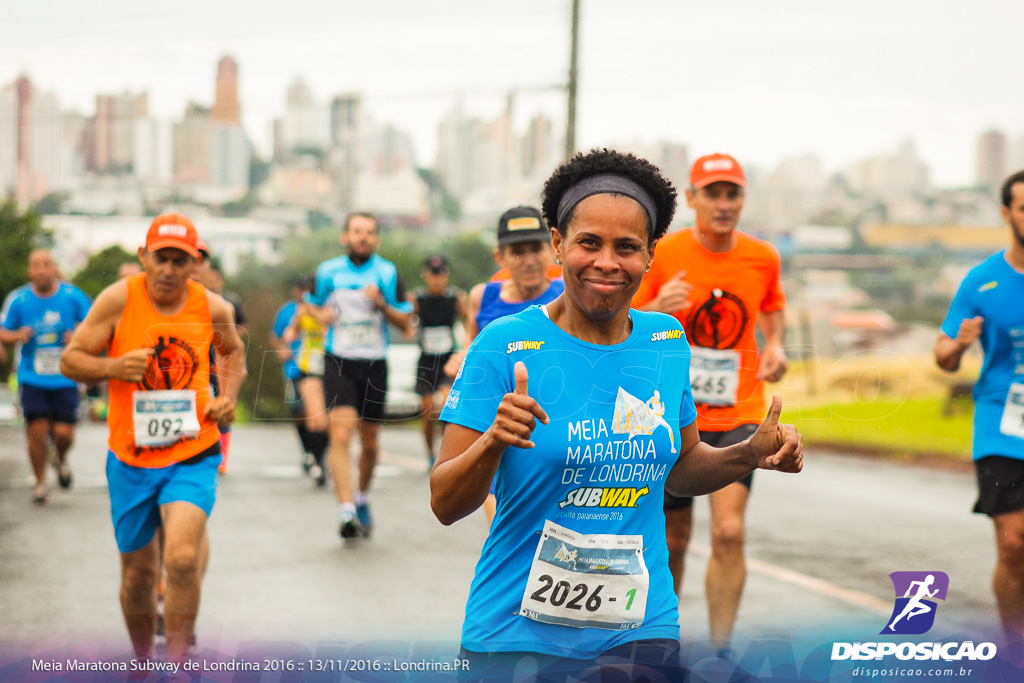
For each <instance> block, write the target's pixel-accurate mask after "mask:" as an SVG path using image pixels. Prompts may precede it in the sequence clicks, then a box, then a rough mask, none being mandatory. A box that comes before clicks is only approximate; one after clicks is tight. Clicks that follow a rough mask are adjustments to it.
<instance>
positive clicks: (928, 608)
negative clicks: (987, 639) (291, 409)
mask: <svg viewBox="0 0 1024 683" xmlns="http://www.w3.org/2000/svg"><path fill="white" fill-rule="evenodd" d="M889 578H890V579H892V585H893V588H894V589H895V590H896V604H895V606H893V608H892V615H890V617H889V621H888V622H886V626H885V628H883V629H882V630H881V631H879V633H882V634H890V633H899V634H901V635H920V634H922V633H927V632H928V630H929V629H931V627H932V624H934V623H935V612H936V610H937V608H938V604H937V603H936V602H935V601H936V600H945V599H946V591H947V590H949V577H948V576H947V575H946V574H945V573H944V572H893V573H892V574H889Z"/></svg>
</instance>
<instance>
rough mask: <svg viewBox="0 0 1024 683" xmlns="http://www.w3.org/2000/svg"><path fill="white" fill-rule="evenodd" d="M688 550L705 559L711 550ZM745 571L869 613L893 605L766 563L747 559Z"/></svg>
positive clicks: (699, 547)
mask: <svg viewBox="0 0 1024 683" xmlns="http://www.w3.org/2000/svg"><path fill="white" fill-rule="evenodd" d="M690 549H691V550H693V551H694V552H696V553H697V554H698V555H701V556H702V557H705V558H707V557H710V556H711V549H710V548H709V547H707V546H703V545H698V544H695V543H691V544H690ZM747 569H748V570H749V571H752V572H756V573H758V574H760V575H762V576H767V577H768V578H771V579H775V580H776V581H781V582H783V583H788V584H789V585H791V586H797V587H798V588H803V589H805V590H809V591H811V592H814V593H818V594H819V595H824V596H826V597H829V598H834V599H836V600H841V601H842V602H845V603H846V604H848V605H853V606H854V607H859V608H861V609H864V610H867V611H869V612H875V613H877V614H884V615H885V616H888V615H889V614H890V613H892V607H893V603H892V602H891V601H886V600H880V599H879V598H876V597H875V596H873V595H869V594H867V593H862V592H861V591H856V590H852V589H850V588H843V587H842V586H837V585H836V584H834V583H831V582H829V581H825V580H823V579H817V578H815V577H813V576H807V575H806V574H801V573H800V572H795V571H793V570H792V569H786V568H784V567H778V566H776V565H774V564H769V563H768V562H762V561H761V560H752V559H750V558H747Z"/></svg>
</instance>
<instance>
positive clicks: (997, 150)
mask: <svg viewBox="0 0 1024 683" xmlns="http://www.w3.org/2000/svg"><path fill="white" fill-rule="evenodd" d="M1009 167H1010V139H1009V138H1008V137H1007V136H1006V134H1005V133H1003V132H1002V131H1000V130H996V129H994V128H993V129H990V130H987V131H985V132H984V133H982V134H981V135H980V136H979V137H978V174H977V181H978V185H982V186H984V187H999V185H1000V184H1001V183H1002V182H1003V180H1004V179H1005V178H1006V176H1007V174H1008V173H1009Z"/></svg>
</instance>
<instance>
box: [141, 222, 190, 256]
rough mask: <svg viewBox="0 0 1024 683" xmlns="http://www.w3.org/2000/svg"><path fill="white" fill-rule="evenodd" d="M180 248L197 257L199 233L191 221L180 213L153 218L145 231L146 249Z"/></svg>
mask: <svg viewBox="0 0 1024 683" xmlns="http://www.w3.org/2000/svg"><path fill="white" fill-rule="evenodd" d="M167 248H173V249H181V250H182V251H183V252H185V253H186V254H188V255H189V256H191V257H192V258H199V233H198V232H196V226H194V225H192V221H190V220H189V219H187V218H185V217H184V216H182V215H181V214H180V213H165V214H161V215H159V216H157V217H156V218H154V219H153V222H152V223H150V224H149V232H147V233H146V250H147V251H156V250H157V249H167Z"/></svg>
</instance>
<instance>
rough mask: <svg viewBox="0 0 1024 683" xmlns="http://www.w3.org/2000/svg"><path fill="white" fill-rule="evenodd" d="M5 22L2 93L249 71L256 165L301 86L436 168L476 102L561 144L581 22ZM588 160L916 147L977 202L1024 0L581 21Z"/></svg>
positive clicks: (697, 7)
mask: <svg viewBox="0 0 1024 683" xmlns="http://www.w3.org/2000/svg"><path fill="white" fill-rule="evenodd" d="M4 4H5V7H4V9H3V10H0V84H6V83H9V82H10V81H12V80H13V79H14V78H15V77H16V76H17V75H18V74H20V73H26V74H28V75H29V77H30V78H31V79H32V80H33V82H34V83H35V84H36V85H37V86H38V87H40V88H41V89H43V90H53V91H55V92H56V93H57V96H58V98H59V100H60V102H61V104H62V106H64V107H65V108H69V109H75V110H78V111H79V112H81V113H84V114H90V115H91V114H92V113H93V112H94V110H95V96H96V94H97V93H99V92H103V93H113V92H120V91H122V90H124V89H126V88H128V89H131V90H147V91H148V92H149V94H150V106H151V109H152V113H154V114H155V115H157V116H159V117H163V118H166V119H172V118H177V117H180V115H181V113H182V111H183V110H184V105H185V102H186V101H187V100H188V99H194V100H197V101H200V102H204V103H207V104H209V103H212V100H213V81H214V75H215V71H216V62H217V60H218V59H219V58H220V57H221V56H222V55H224V54H231V55H232V56H234V57H235V58H236V59H237V60H238V62H239V69H240V93H241V98H242V106H243V119H244V123H245V125H246V128H247V129H248V131H249V134H250V135H251V136H252V137H253V139H254V140H255V142H256V143H257V145H258V146H259V147H260V148H261V149H263V150H266V149H267V147H268V145H269V122H270V120H271V119H272V118H274V117H275V116H279V115H280V113H281V112H282V111H283V109H284V99H285V89H286V87H287V85H288V83H289V82H290V81H292V80H293V79H294V78H295V77H296V76H302V77H303V78H305V79H306V81H307V82H308V83H309V84H310V85H311V87H312V89H313V92H314V95H315V96H316V97H317V98H318V99H319V100H322V101H326V100H328V99H329V98H330V97H332V96H333V95H334V94H336V93H340V92H351V91H356V92H362V93H363V94H364V95H365V96H366V98H367V107H368V110H369V113H370V114H371V115H372V117H373V119H374V120H376V121H379V122H384V121H390V122H393V123H395V124H396V125H398V126H400V127H402V128H404V129H407V130H408V131H409V132H411V133H412V134H413V135H414V139H415V141H416V148H417V153H418V156H419V159H418V161H419V162H420V163H421V164H423V165H432V164H433V161H434V152H435V146H436V131H437V122H438V120H439V119H440V118H441V116H443V115H444V114H445V113H446V112H447V111H450V110H451V108H452V107H453V106H454V104H455V102H456V98H457V97H458V94H457V93H462V95H461V98H462V102H463V104H464V107H465V109H466V110H467V111H468V112H470V113H476V114H480V115H482V116H491V115H494V114H495V113H496V112H498V111H499V110H500V109H501V108H502V107H503V106H504V100H505V95H504V93H505V92H507V91H508V90H509V89H512V88H519V89H520V95H519V97H518V99H517V114H518V116H519V118H520V120H525V119H526V118H527V117H528V116H530V115H532V114H533V113H535V112H536V111H537V110H541V109H542V110H544V111H548V112H549V113H550V114H551V116H552V118H554V119H555V120H556V121H557V123H558V125H559V126H562V125H564V120H565V96H564V94H563V93H559V92H556V91H552V90H543V88H544V87H546V86H552V85H558V84H563V83H564V82H565V80H566V77H567V73H568V63H569V24H570V6H571V3H570V1H569V0H515V1H514V2H495V1H493V0H489V1H480V0H439V1H430V0H362V1H361V2H352V1H349V0H289V1H288V2H280V3H272V4H273V6H272V7H258V6H257V5H258V3H254V2H252V1H251V0H246V1H245V2H242V1H240V0H205V1H197V0H175V2H168V3H159V5H157V4H155V3H143V2H138V1H137V0H132V1H129V0H93V1H92V2H81V0H33V1H32V2H6V3H4ZM581 5H582V10H581V15H582V22H581V27H580V66H579V70H580V82H579V104H578V112H579V114H578V132H577V143H578V146H579V147H589V146H594V145H610V144H614V143H616V142H619V143H621V142H630V141H634V140H636V141H647V142H654V141H657V140H669V141H675V142H681V143H685V144H687V145H689V147H690V151H691V154H692V155H697V154H703V153H707V152H712V151H725V152H729V153H732V154H733V155H735V156H736V157H738V158H739V159H740V161H741V162H745V163H748V164H755V165H759V166H761V167H762V168H768V169H770V168H772V167H773V166H774V165H775V164H776V163H778V162H779V161H781V160H782V159H785V158H787V157H792V156H797V155H801V154H804V153H814V154H817V155H818V156H819V157H820V158H821V159H822V161H823V162H824V163H825V167H826V169H827V170H830V171H831V170H837V169H839V168H841V167H843V166H844V165H846V164H848V163H851V162H853V161H856V160H858V159H860V158H863V157H865V156H869V155H873V154H876V153H880V152H885V151H888V150H891V149H893V148H895V146H896V145H897V144H899V142H900V141H901V140H903V139H905V138H908V137H909V138H912V139H913V140H914V141H915V142H916V143H917V149H918V151H919V154H920V155H921V156H922V157H923V158H924V159H925V161H926V162H927V163H928V164H930V165H931V167H932V178H933V181H934V182H936V183H937V184H939V185H955V184H963V183H970V182H972V181H973V180H974V175H975V145H976V140H977V137H978V135H979V134H980V133H981V132H982V131H983V130H984V129H986V128H989V127H992V126H995V127H998V128H1000V129H1002V130H1003V131H1004V132H1006V133H1008V134H1009V135H1010V137H1011V140H1013V141H1014V142H1017V141H1018V140H1019V139H1020V138H1021V135H1022V134H1024V91H1022V90H1021V87H1020V85H1019V84H1018V83H1017V78H1016V76H1017V72H1016V68H1017V65H1018V64H1019V61H1020V58H1019V54H1020V53H1019V46H1020V45H1021V38H1020V26H1019V21H1018V20H1017V19H1018V18H1019V16H1020V5H1019V0H974V1H973V2H963V1H961V2H955V3H953V2H948V0H947V1H945V2H939V1H937V0H860V2H857V3H837V2H822V1H821V0H775V1H769V2H766V1H765V0H732V1H731V2H723V3H698V2H691V1H689V0H630V1H629V2H626V1H625V0H581Z"/></svg>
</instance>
